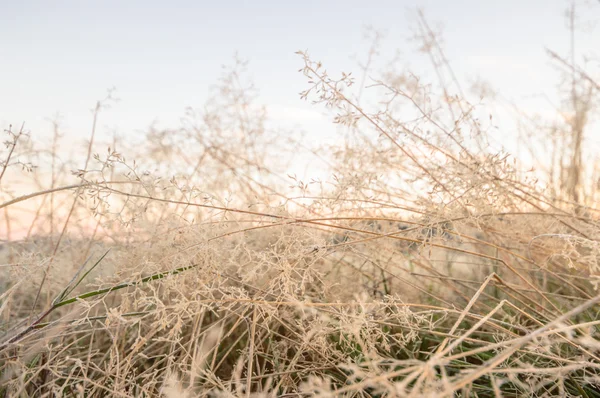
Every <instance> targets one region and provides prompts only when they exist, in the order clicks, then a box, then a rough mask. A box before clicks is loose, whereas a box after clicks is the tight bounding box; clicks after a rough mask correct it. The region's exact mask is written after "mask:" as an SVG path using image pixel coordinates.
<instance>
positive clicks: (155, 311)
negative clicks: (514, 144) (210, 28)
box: [0, 18, 600, 397]
mask: <svg viewBox="0 0 600 398" xmlns="http://www.w3.org/2000/svg"><path fill="white" fill-rule="evenodd" d="M418 26H419V27H420V29H421V32H422V36H421V39H422V40H423V50H424V52H425V54H426V56H428V57H430V58H431V60H432V65H433V70H435V71H436V72H437V78H436V79H435V80H432V81H428V80H426V79H425V78H421V77H420V76H419V75H418V74H416V73H414V72H411V71H403V70H392V69H390V70H386V71H385V72H383V73H380V74H376V73H375V72H373V73H372V72H368V73H367V71H364V76H363V75H361V74H360V73H359V74H357V75H356V76H355V75H354V74H350V73H344V72H343V71H330V70H328V69H327V68H326V65H323V64H321V63H320V62H318V61H317V60H315V59H313V58H312V57H311V55H310V54H309V53H306V52H299V53H298V64H299V68H300V73H302V74H303V75H304V76H305V78H306V91H304V92H303V93H302V94H301V95H300V97H301V98H302V99H305V100H307V101H310V102H312V103H313V106H314V107H316V108H319V109H325V110H328V111H329V112H330V113H331V115H332V122H333V123H336V124H338V125H339V126H340V127H339V131H341V133H340V137H339V141H338V143H337V144H336V145H333V146H320V147H317V148H309V146H308V145H307V144H306V142H302V140H301V139H296V138H295V136H293V135H290V134H287V133H285V132H281V131H277V130H274V129H272V128H270V127H269V126H270V125H269V123H268V117H269V115H268V113H266V112H264V111H263V110H262V108H261V107H260V106H258V105H257V104H256V95H255V93H254V91H253V89H252V86H251V85H250V84H248V82H247V81H246V80H245V74H244V71H245V68H246V65H245V63H243V62H234V65H233V66H232V67H231V68H229V69H227V70H226V71H225V72H224V74H223V76H222V77H221V79H220V80H218V82H217V85H216V89H215V90H214V98H212V99H211V101H209V102H208V103H207V105H206V106H205V107H203V108H202V110H200V111H193V110H190V111H189V112H188V113H187V114H186V115H185V117H184V118H183V119H182V123H181V125H180V126H176V127H173V128H169V129H149V130H148V131H147V132H146V133H145V135H144V136H143V137H141V138H140V139H139V142H135V143H133V142H127V141H118V140H115V141H114V142H104V141H102V140H103V139H102V138H99V137H98V132H97V129H98V127H97V126H98V123H99V122H98V121H99V120H101V118H102V112H103V110H104V109H105V107H106V106H108V105H110V103H111V97H110V95H109V96H108V97H107V98H105V99H103V100H100V101H98V103H97V105H96V107H95V111H94V113H93V115H92V118H91V120H90V122H91V124H92V128H91V130H90V131H89V137H88V145H86V146H85V147H81V148H79V149H78V150H77V152H76V153H75V154H74V155H72V156H64V154H62V155H61V149H60V148H61V147H63V146H64V145H65V142H64V139H63V137H62V135H61V130H60V124H58V123H56V124H55V126H54V127H55V131H54V135H53V138H52V140H50V142H46V143H45V144H43V145H42V146H40V145H39V144H35V142H34V140H33V138H34V137H31V136H30V133H29V132H28V131H27V129H26V127H23V128H20V125H13V126H10V127H9V126H4V127H5V139H6V145H5V146H4V147H3V149H2V152H0V159H1V160H2V163H0V184H1V185H0V188H1V189H0V214H1V215H0V224H1V225H0V238H2V239H3V240H2V241H1V243H0V396H2V397H50V396H68V397H71V396H72V397H95V396H114V397H133V396H135V397H153V396H164V397H193V396H214V397H242V396H246V397H304V396H321V397H330V396H331V397H332V396H344V397H384V396H387V397H392V396H413V397H421V396H423V397H443V396H461V397H491V396H505V397H517V396H540V397H541V396H573V397H574V396H581V397H600V375H599V374H597V373H600V340H599V337H600V334H599V332H600V331H599V329H598V327H599V324H600V319H599V317H598V314H599V311H600V295H599V293H598V284H599V283H600V264H599V260H600V224H599V220H600V208H599V207H598V203H599V193H598V189H597V188H598V186H597V181H598V177H600V174H599V171H600V167H598V166H600V162H599V161H598V157H597V156H594V155H593V154H592V155H591V156H589V153H588V152H586V147H585V141H584V137H585V136H586V134H588V133H589V131H591V130H590V126H591V125H592V124H590V123H591V122H590V121H591V120H593V117H594V115H595V114H594V112H596V111H597V108H595V105H596V100H597V99H598V91H599V90H600V88H599V87H600V86H599V85H598V84H599V83H598V82H597V80H594V78H593V77H591V76H590V75H589V74H588V73H587V72H586V71H585V70H583V69H580V68H579V67H578V66H576V65H572V64H570V61H569V60H568V59H567V58H564V57H562V56H560V55H558V54H556V53H551V54H550V58H551V59H552V60H553V62H556V64H557V65H558V67H560V68H562V69H563V70H564V73H565V76H567V79H566V80H567V81H568V84H569V85H570V87H571V89H570V91H569V94H568V95H567V97H566V99H565V102H564V104H563V106H564V108H565V109H564V111H565V113H569V115H571V117H569V118H565V119H564V120H563V121H562V122H560V123H553V124H552V125H548V126H541V125H539V124H537V125H535V126H532V125H530V126H532V127H530V130H529V137H530V141H529V142H528V143H529V145H530V146H529V148H530V149H531V151H532V152H533V153H538V155H539V154H541V155H540V156H539V158H540V159H542V160H543V161H544V162H545V163H544V162H542V163H536V164H534V165H533V166H534V167H535V169H532V168H531V167H530V166H531V165H530V164H527V162H526V161H524V160H522V159H518V158H517V157H516V156H515V155H514V154H511V153H508V152H506V151H505V150H504V149H503V148H501V147H499V146H498V145H497V142H498V136H499V134H501V133H498V132H497V131H496V129H495V127H494V120H493V119H492V117H489V112H488V111H487V109H486V106H487V103H486V101H487V99H486V98H485V96H483V95H482V96H480V97H479V101H473V100H472V98H473V96H472V95H469V94H467V93H465V91H463V89H462V85H461V83H460V82H458V81H457V79H456V78H455V77H453V76H454V74H453V71H452V68H451V65H450V64H449V63H448V62H447V60H446V57H445V55H444V50H443V48H442V46H441V45H440V44H439V41H438V40H436V36H435V34H434V33H433V32H432V30H431V29H430V28H429V25H428V24H427V22H426V21H425V19H424V18H423V19H421V20H420V21H419V25H418ZM359 72H360V71H359ZM366 76H368V80H367V77H366ZM374 76H378V77H374ZM366 86H368V88H366V89H365V87H366ZM363 89H365V91H368V92H369V93H370V94H369V95H371V96H372V97H369V98H377V101H367V100H364V101H361V99H362V97H361V95H362V91H363ZM291 95H295V93H291ZM467 97H469V99H467ZM475 98H476V99H477V98H478V97H477V96H475ZM515 117H518V116H517V115H515ZM33 134H35V132H33ZM590 134H593V132H592V133H590ZM302 151H305V152H306V156H313V157H316V158H318V159H319V160H320V161H322V162H323V163H326V164H327V165H328V167H329V170H330V173H329V175H330V178H327V179H317V178H313V179H309V180H307V181H303V180H302V179H301V178H298V177H296V176H294V175H288V173H287V172H286V170H288V167H289V162H290V159H292V158H294V157H295V156H297V155H298V153H300V152H302ZM23 220H26V222H24V221H23Z"/></svg>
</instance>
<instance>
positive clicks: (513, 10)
mask: <svg viewBox="0 0 600 398" xmlns="http://www.w3.org/2000/svg"><path fill="white" fill-rule="evenodd" d="M584 3H585V2H583V3H581V2H580V4H584ZM587 3H589V5H588V6H585V5H582V6H581V8H580V13H581V14H582V20H585V21H586V22H589V21H590V20H600V6H599V5H600V2H593V1H589V2H587ZM569 4H570V2H569V1H565V0H504V1H491V0H456V1H446V0H420V1H419V0H395V1H394V0H385V1H383V0H381V1H365V0H362V1H355V0H344V1H326V0H321V1H314V0H305V1H282V0H277V1H275V0H273V1H260V0H254V1H239V0H238V1H198V0H197V1H191V0H186V1H182V0H174V1H168V2H167V1H154V0H150V1H149V0H145V1H138V0H127V1H124V0H118V1H114V0H103V1H64V0H56V1H28V0H21V1H11V0H0V15H2V17H1V21H2V23H0V51H1V52H2V62H1V63H0V71H1V76H2V79H0V93H1V95H0V123H1V125H2V127H3V128H5V127H6V126H7V125H8V124H9V123H12V124H13V125H20V124H21V123H22V122H25V123H26V126H27V127H28V128H29V129H30V130H31V131H32V136H33V137H34V138H35V137H37V138H38V139H41V137H44V136H47V134H48V133H49V131H50V127H49V124H48V122H47V119H48V118H51V117H52V116H53V115H55V114H56V113H57V112H59V113H60V114H61V115H62V116H63V123H64V128H65V131H66V132H67V134H69V136H73V137H81V139H85V138H87V137H88V135H89V126H90V123H91V116H90V112H89V110H90V109H91V108H92V107H93V106H94V104H95V101H96V100H97V99H100V98H102V97H103V96H104V95H105V93H106V90H107V89H109V88H111V87H116V90H117V91H116V96H117V97H118V98H120V102H119V103H117V104H116V105H115V106H114V107H113V108H112V110H110V111H108V112H106V113H105V114H104V115H103V118H102V120H101V122H100V127H101V129H100V132H101V133H103V132H104V133H106V132H108V131H112V130H114V129H116V130H117V131H118V132H119V134H120V135H121V136H123V137H128V136H131V135H135V134H138V133H136V131H140V130H143V129H145V128H146V127H147V126H148V125H150V123H151V122H153V121H158V122H159V123H160V124H161V125H163V126H165V127H166V126H177V122H178V120H179V118H180V117H181V116H182V115H183V113H184V110H185V108H186V107H188V106H193V107H201V106H202V105H203V104H204V102H205V100H206V99H207V93H208V90H209V87H210V86H211V85H212V84H213V83H215V82H216V80H217V79H218V77H219V76H220V72H221V65H224V64H226V65H227V64H231V63H232V59H233V55H234V53H235V52H237V53H238V54H239V56H240V57H242V58H244V59H246V60H248V61H249V71H250V75H251V76H252V78H253V79H254V82H255V85H256V87H257V88H258V89H259V90H260V101H261V102H262V103H264V104H266V105H267V106H268V109H269V111H270V115H271V117H272V118H273V119H274V120H275V121H276V122H281V123H282V125H285V126H289V125H297V126H300V127H302V128H304V129H305V130H310V131H312V132H313V133H316V134H315V137H330V138H331V137H332V135H333V134H335V130H334V129H333V127H332V126H331V125H330V124H329V121H328V120H327V119H326V118H325V117H323V116H322V112H321V108H319V107H314V106H312V105H310V104H308V103H306V102H303V101H301V100H300V98H299V96H298V93H299V92H300V91H302V90H303V89H305V88H306V83H305V79H304V78H303V77H302V75H301V74H300V73H298V69H299V68H300V67H301V66H302V62H301V59H300V58H299V57H298V56H297V55H295V54H294V52H295V51H297V50H300V49H307V50H308V51H309V52H310V53H311V54H312V55H313V56H314V57H315V58H316V59H318V60H321V61H323V63H324V64H325V65H326V67H327V68H328V70H329V71H331V72H332V73H337V72H340V71H346V72H350V71H354V72H358V68H357V64H356V62H355V61H354V60H353V58H352V57H353V56H358V57H359V58H363V57H364V56H365V55H366V52H367V48H368V43H367V42H366V41H365V40H363V27H364V26H366V25H371V26H373V27H374V28H375V29H377V30H380V31H382V32H384V33H386V37H385V39H384V42H383V47H382V51H381V56H382V59H389V58H391V57H392V55H393V52H394V51H395V50H396V49H400V50H401V52H402V54H403V57H404V58H403V62H405V63H407V64H410V65H411V66H412V67H413V69H415V71H416V72H418V71H419V69H420V68H421V65H424V64H423V63H424V62H426V59H425V58H423V57H419V56H418V55H416V54H415V52H414V50H415V48H416V44H415V43H411V42H410V41H408V40H407V39H408V38H409V37H410V36H411V28H414V27H415V26H416V19H415V18H414V15H415V14H414V10H415V8H416V7H421V8H422V9H423V10H424V11H425V15H426V17H427V18H428V21H429V23H430V24H431V25H433V26H435V25H437V24H441V25H442V26H443V32H444V41H445V50H446V53H447V56H448V58H449V60H450V62H451V63H452V66H453V68H454V70H455V72H456V73H457V75H458V78H459V79H461V80H462V81H463V82H469V81H472V80H474V79H475V78H476V77H477V76H481V77H482V78H484V79H486V80H487V81H489V82H490V83H491V84H492V85H493V86H494V87H495V88H496V89H498V90H499V91H500V93H501V94H503V95H504V96H505V97H508V98H511V99H514V100H515V101H517V102H518V103H522V104H523V107H524V108H528V110H534V111H535V110H538V109H535V107H536V106H538V105H531V104H530V103H529V104H528V103H527V100H526V99H525V97H526V96H528V95H532V94H543V93H545V94H548V95H551V96H553V95H555V93H556V90H555V82H556V77H557V74H556V71H555V69H553V67H552V66H551V63H550V61H549V59H548V57H547V56H546V55H545V50H544V48H545V47H550V48H552V49H554V50H556V51H557V52H559V53H562V54H567V51H568V44H569V36H568V32H567V30H566V28H565V26H566V23H565V18H564V12H565V10H566V9H567V7H568V6H569ZM599 29H600V27H597V28H596V30H595V31H593V33H592V34H589V33H587V34H584V33H582V34H581V35H579V36H578V41H577V46H578V49H581V51H582V52H584V51H588V52H590V51H591V52H592V53H593V51H596V56H598V54H597V50H596V49H598V48H600V40H599V39H598V38H599V37H600V36H598V34H600V30H599ZM536 104H539V101H538V102H537V103H536ZM539 111H540V112H543V109H539ZM500 123H501V121H500Z"/></svg>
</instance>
